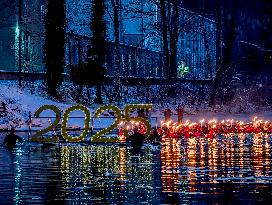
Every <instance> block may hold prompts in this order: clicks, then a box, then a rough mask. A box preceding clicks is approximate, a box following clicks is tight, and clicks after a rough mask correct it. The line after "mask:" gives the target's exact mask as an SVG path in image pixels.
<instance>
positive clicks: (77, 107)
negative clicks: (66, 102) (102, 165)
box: [30, 104, 153, 142]
mask: <svg viewBox="0 0 272 205" xmlns="http://www.w3.org/2000/svg"><path fill="white" fill-rule="evenodd" d="M152 107H153V105H152V104H130V105H126V106H125V109H124V116H123V117H122V111H121V110H120V109H119V108H118V107H117V106H115V105H104V106H101V107H99V108H98V109H97V110H96V111H95V113H94V117H97V118H98V117H99V116H100V115H101V114H102V113H103V112H104V111H106V110H112V111H114V113H115V116H116V119H115V120H114V122H113V124H111V125H110V126H109V127H107V128H104V129H103V130H101V131H99V132H97V133H96V134H95V135H94V136H92V138H91V141H92V142H118V141H119V139H118V138H103V137H102V136H103V135H105V134H107V133H109V132H111V131H112V130H114V129H115V128H117V126H118V124H119V123H120V122H121V121H126V122H131V121H134V122H141V123H143V124H144V125H145V126H146V133H145V135H146V136H148V135H149V134H150V132H151V124H150V122H149V121H148V120H147V119H145V118H142V117H131V116H130V113H131V111H133V110H141V109H152ZM45 110H52V111H53V112H55V114H56V118H55V120H54V122H52V123H50V125H49V126H48V127H47V128H45V129H42V130H39V131H37V132H36V134H35V135H34V136H32V137H31V138H30V141H32V142H54V141H58V137H57V136H52V137H47V138H41V136H43V135H44V134H46V133H48V132H50V131H52V130H54V128H55V127H56V126H57V125H58V124H59V122H60V120H61V111H60V109H59V108H58V107H56V106H54V105H44V106H42V107H40V108H39V109H38V110H37V111H36V112H35V114H34V117H36V118H38V117H40V114H41V113H42V112H43V111H45ZM76 110H80V111H82V112H83V113H84V114H85V120H84V129H83V131H82V132H81V134H80V135H79V136H78V137H74V136H70V135H69V134H68V132H67V122H68V118H69V115H70V113H71V112H73V111H76ZM90 121H91V113H90V111H89V109H88V108H87V107H85V106H83V105H74V106H72V107H69V108H68V109H67V110H66V111H65V112H64V115H63V120H62V124H61V135H62V136H63V138H64V139H65V140H66V141H68V142H81V141H83V140H85V138H86V137H87V135H88V131H89V130H90ZM125 135H128V133H127V132H125Z"/></svg>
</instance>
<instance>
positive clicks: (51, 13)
mask: <svg viewBox="0 0 272 205" xmlns="http://www.w3.org/2000/svg"><path fill="white" fill-rule="evenodd" d="M45 30H46V31H45V36H46V38H45V46H44V49H45V66H46V83H47V88H48V93H49V94H50V95H51V96H53V97H57V88H58V86H59V85H60V84H61V83H62V73H63V68H64V54H65V49H64V44H65V1H64V0H58V1H55V0H48V4H47V15H46V23H45Z"/></svg>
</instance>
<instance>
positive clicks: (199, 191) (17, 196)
mask: <svg viewBox="0 0 272 205" xmlns="http://www.w3.org/2000/svg"><path fill="white" fill-rule="evenodd" d="M3 136H4V134H3V133H2V134H0V143H2V141H3ZM271 149H272V138H271V137H269V136H264V135H244V134H240V135H232V136H231V135H229V136H217V138H216V139H213V140H208V139H205V138H191V139H169V140H166V141H164V142H162V145H158V146H151V145H148V144H146V145H144V146H143V148H142V150H141V151H138V152H135V151H133V150H132V149H131V148H130V147H129V146H125V145H120V144H75V143H70V144H69V143H62V144H60V145H56V146H52V147H42V146H41V145H40V144H35V143H24V144H23V145H21V146H18V147H17V148H16V149H14V150H13V151H12V152H11V151H8V150H6V149H5V148H4V147H3V146H0V204H33V203H35V204H44V203H58V204H199V203H200V204H238V203H239V204H264V203H265V202H267V201H268V202H269V203H270V202H271V200H270V199H271V196H272V168H271V160H272V157H271Z"/></svg>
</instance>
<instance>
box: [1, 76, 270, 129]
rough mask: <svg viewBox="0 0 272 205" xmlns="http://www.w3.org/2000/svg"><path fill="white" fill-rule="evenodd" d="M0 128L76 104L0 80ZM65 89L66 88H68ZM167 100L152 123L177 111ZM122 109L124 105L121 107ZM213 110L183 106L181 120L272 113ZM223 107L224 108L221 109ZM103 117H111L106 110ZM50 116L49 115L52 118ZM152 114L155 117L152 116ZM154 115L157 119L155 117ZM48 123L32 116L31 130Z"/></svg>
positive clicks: (102, 123)
mask: <svg viewBox="0 0 272 205" xmlns="http://www.w3.org/2000/svg"><path fill="white" fill-rule="evenodd" d="M0 88H1V93H0V129H9V128H11V127H13V126H14V127H16V128H17V129H22V130H27V129H28V124H27V120H28V119H29V112H30V113H31V116H33V114H34V113H35V111H36V110H37V109H38V108H40V107H41V106H43V105H55V106H57V107H58V108H59V109H60V110H61V111H62V114H63V112H64V111H65V110H66V109H67V108H68V107H70V106H72V105H76V103H75V102H73V101H72V100H69V102H57V101H55V100H52V99H50V98H49V97H48V96H46V94H45V93H44V92H43V93H42V92H40V91H37V89H36V91H34V94H33V93H31V92H30V90H29V88H24V89H20V88H19V87H18V85H17V81H0ZM66 89H69V88H68V87H67V88H66ZM126 100H127V102H132V101H133V99H129V97H128V98H127V99H126ZM176 104H177V103H175V104H171V103H168V104H166V106H167V107H162V106H158V105H154V107H155V108H154V109H153V110H152V112H151V116H152V119H151V123H152V125H153V126H155V124H156V122H157V124H158V125H159V124H160V121H161V120H163V118H164V117H163V111H164V109H165V108H170V109H171V110H172V111H173V113H174V114H176V111H175V109H176V107H177V105H176ZM98 107H99V105H95V104H93V105H91V106H90V108H89V109H90V111H91V115H92V116H93V114H94V111H95V110H96V109H97V108H98ZM121 108H123V106H122V107H121ZM220 110H221V111H220V112H219V111H218V112H215V111H214V110H212V109H210V108H207V107H206V108H205V107H203V106H202V105H201V106H186V107H185V115H184V120H191V121H194V122H198V121H199V120H201V119H203V118H205V119H214V118H216V119H218V120H222V119H234V120H244V121H250V120H251V119H252V118H253V117H254V116H258V117H260V118H262V119H265V120H272V112H271V111H270V109H269V108H257V109H256V111H255V112H247V113H236V114H232V113H230V112H229V109H225V111H222V109H220ZM223 110H224V109H223ZM41 116H42V117H48V118H49V117H50V119H51V121H53V120H54V116H55V114H54V113H53V112H52V111H44V112H43V113H42V114H41ZM70 116H72V117H73V116H77V117H78V116H80V117H84V114H83V113H82V112H81V111H74V112H72V113H71V115H70ZM103 116H111V115H110V114H109V113H108V112H105V113H104V114H103ZM51 117H52V118H51ZM153 117H154V118H153ZM155 117H157V120H156V118H155ZM173 120H176V115H173ZM83 121H84V119H83V118H81V119H69V121H68V124H69V126H71V125H73V126H80V127H83ZM112 122H113V119H109V118H107V119H102V118H100V119H95V121H94V127H96V128H103V127H106V126H108V125H110V124H111V123H112ZM46 125H48V119H47V118H46V119H43V120H41V119H33V129H41V128H40V127H39V126H42V127H45V126H46Z"/></svg>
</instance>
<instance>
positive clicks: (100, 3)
mask: <svg viewBox="0 0 272 205" xmlns="http://www.w3.org/2000/svg"><path fill="white" fill-rule="evenodd" d="M104 15H105V1H104V0H93V3H92V16H91V23H90V27H91V31H92V32H93V35H92V39H91V47H90V49H89V51H88V68H89V69H90V71H91V73H92V74H94V76H95V77H96V98H95V103H99V104H102V103H103V100H102V96H101V95H102V84H103V76H104V66H105V61H106V24H105V22H104Z"/></svg>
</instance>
